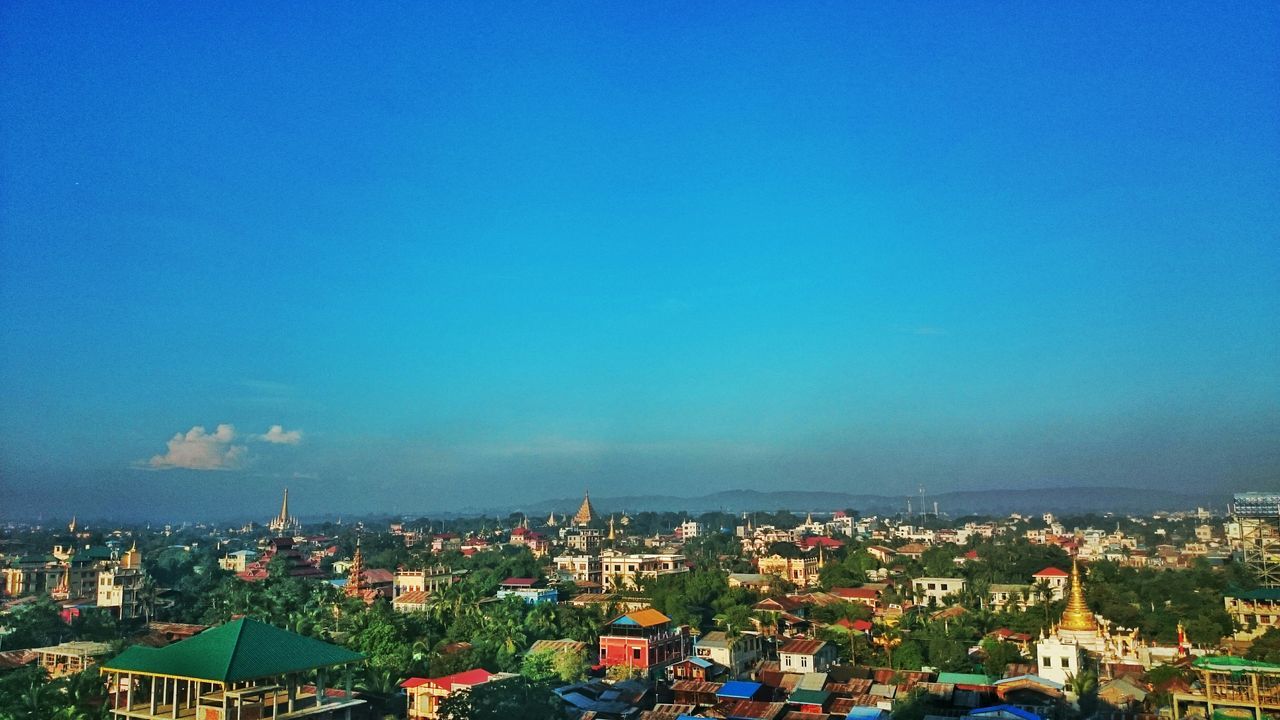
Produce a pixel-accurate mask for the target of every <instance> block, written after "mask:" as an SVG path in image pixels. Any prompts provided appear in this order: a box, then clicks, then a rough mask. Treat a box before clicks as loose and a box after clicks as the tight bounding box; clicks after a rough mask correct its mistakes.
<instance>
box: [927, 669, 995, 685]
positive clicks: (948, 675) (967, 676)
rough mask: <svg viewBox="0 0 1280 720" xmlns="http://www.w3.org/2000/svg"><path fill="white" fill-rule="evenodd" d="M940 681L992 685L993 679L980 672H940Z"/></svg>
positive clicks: (953, 683)
mask: <svg viewBox="0 0 1280 720" xmlns="http://www.w3.org/2000/svg"><path fill="white" fill-rule="evenodd" d="M938 682H940V683H947V684H951V685H990V684H991V682H992V681H991V678H989V677H987V676H986V675H982V674H980V673H955V672H944V673H939V674H938Z"/></svg>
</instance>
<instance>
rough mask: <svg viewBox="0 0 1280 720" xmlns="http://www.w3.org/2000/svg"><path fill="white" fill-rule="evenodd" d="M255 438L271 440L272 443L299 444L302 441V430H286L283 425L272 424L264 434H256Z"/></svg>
mask: <svg viewBox="0 0 1280 720" xmlns="http://www.w3.org/2000/svg"><path fill="white" fill-rule="evenodd" d="M254 439H256V440H261V441H263V442H269V443H271V444H272V445H297V444H298V443H300V442H302V431H301V430H285V429H284V426H283V425H272V426H271V429H269V430H267V432H266V433H265V434H263V435H255V436H254Z"/></svg>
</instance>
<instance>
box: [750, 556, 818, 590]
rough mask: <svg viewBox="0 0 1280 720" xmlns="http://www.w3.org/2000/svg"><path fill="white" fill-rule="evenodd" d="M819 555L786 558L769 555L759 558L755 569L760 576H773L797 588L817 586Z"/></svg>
mask: <svg viewBox="0 0 1280 720" xmlns="http://www.w3.org/2000/svg"><path fill="white" fill-rule="evenodd" d="M819 555H820V553H818V552H811V553H808V554H805V555H803V556H801V557H794V558H787V557H783V556H781V555H770V556H769V557H763V558H760V560H759V561H758V562H757V563H756V568H757V569H758V570H759V571H760V574H761V575H773V576H775V577H780V578H782V579H783V580H786V581H788V582H791V583H793V584H794V585H796V586H797V587H809V586H812V585H817V584H818V581H819V579H820V578H819V575H818V571H820V570H821V569H822V559H821V558H820V557H819Z"/></svg>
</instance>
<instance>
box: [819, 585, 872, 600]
mask: <svg viewBox="0 0 1280 720" xmlns="http://www.w3.org/2000/svg"><path fill="white" fill-rule="evenodd" d="M831 594H832V595H838V596H840V597H842V598H845V599H849V600H853V599H862V600H875V599H876V598H878V597H880V591H879V590H876V589H875V588H866V587H856V588H849V587H838V588H831Z"/></svg>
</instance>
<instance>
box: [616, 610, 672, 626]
mask: <svg viewBox="0 0 1280 720" xmlns="http://www.w3.org/2000/svg"><path fill="white" fill-rule="evenodd" d="M669 622H671V618H669V617H667V616H666V615H663V614H662V613H660V612H658V611H657V610H654V609H653V608H645V609H643V610H636V611H635V612H629V613H627V614H626V615H623V616H622V617H620V618H618V619H617V620H614V621H613V624H614V625H639V626H640V627H653V626H654V625H662V624H664V623H669Z"/></svg>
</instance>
